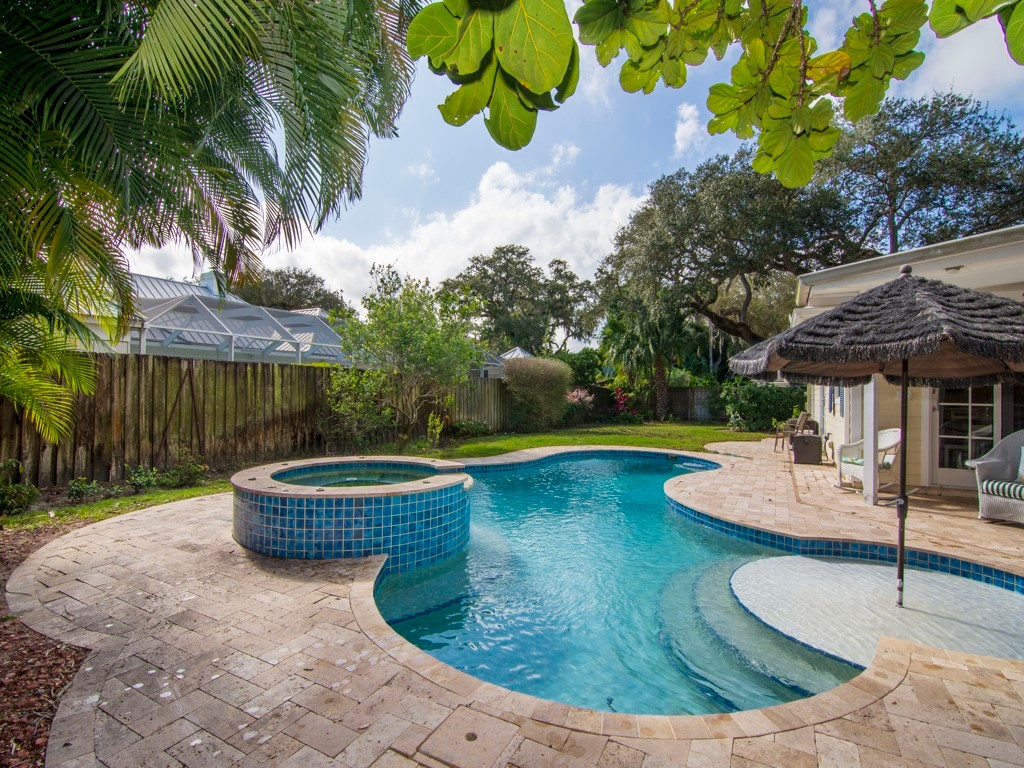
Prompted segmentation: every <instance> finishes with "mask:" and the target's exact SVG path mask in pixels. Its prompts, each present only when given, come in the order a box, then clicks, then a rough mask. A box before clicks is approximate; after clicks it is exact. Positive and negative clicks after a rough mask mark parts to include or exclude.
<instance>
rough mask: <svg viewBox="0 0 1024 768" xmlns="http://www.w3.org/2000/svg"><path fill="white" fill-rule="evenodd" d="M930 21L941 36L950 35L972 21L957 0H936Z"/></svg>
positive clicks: (933, 28)
mask: <svg viewBox="0 0 1024 768" xmlns="http://www.w3.org/2000/svg"><path fill="white" fill-rule="evenodd" d="M928 21H929V23H930V24H931V27H932V31H934V32H935V34H936V35H938V36H939V37H949V36H950V35H952V34H953V33H955V32H959V31H960V30H961V29H963V28H964V27H966V26H969V25H970V23H971V20H970V19H968V18H967V15H966V14H965V13H964V12H963V11H962V10H961V9H960V8H959V6H958V5H957V1H956V0H934V2H933V3H932V10H931V12H930V13H929V14H928Z"/></svg>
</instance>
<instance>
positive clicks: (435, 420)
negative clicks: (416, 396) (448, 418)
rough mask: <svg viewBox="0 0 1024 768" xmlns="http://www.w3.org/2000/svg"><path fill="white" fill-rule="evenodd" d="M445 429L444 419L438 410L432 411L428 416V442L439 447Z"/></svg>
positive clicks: (432, 446) (431, 445) (434, 446)
mask: <svg viewBox="0 0 1024 768" xmlns="http://www.w3.org/2000/svg"><path fill="white" fill-rule="evenodd" d="M443 431H444V419H443V418H442V417H441V415H440V414H439V413H438V412H437V411H431V412H430V416H428V417H427V444H428V445H429V446H430V447H431V448H437V447H438V446H439V445H440V444H441V433H442V432H443Z"/></svg>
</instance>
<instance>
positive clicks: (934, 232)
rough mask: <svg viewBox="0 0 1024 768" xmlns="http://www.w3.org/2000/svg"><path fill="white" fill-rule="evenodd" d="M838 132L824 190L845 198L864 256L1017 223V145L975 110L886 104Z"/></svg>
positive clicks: (1020, 153)
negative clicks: (853, 213) (854, 217)
mask: <svg viewBox="0 0 1024 768" xmlns="http://www.w3.org/2000/svg"><path fill="white" fill-rule="evenodd" d="M842 128H843V131H844V134H845V135H844V137H843V140H842V141H841V142H840V143H839V145H838V146H837V149H836V152H835V154H834V156H833V158H832V160H830V161H829V163H827V164H826V166H825V167H824V168H823V170H824V171H825V173H824V179H823V183H824V184H826V185H827V186H830V187H834V188H836V189H838V190H840V191H841V192H842V193H843V194H845V195H847V196H848V197H849V199H850V201H851V203H852V205H853V207H854V209H855V211H856V212H857V215H858V218H859V221H858V227H859V230H860V232H859V234H857V237H858V238H859V240H860V242H862V243H863V244H864V245H866V246H867V247H870V248H873V249H875V250H877V251H879V252H880V253H893V252H895V251H898V250H903V249H906V248H914V247H917V246H921V245H927V244H929V243H937V242H942V241H944V240H953V239H956V238H959V237H965V236H967V235H973V234H977V233H978V232H987V231H990V230H993V229H1001V228H1002V227H1009V226H1013V225H1016V224H1020V223H1022V222H1024V136H1022V135H1021V134H1020V133H1019V132H1018V131H1017V128H1016V126H1015V125H1014V124H1013V122H1012V121H1011V120H1010V119H1009V118H1008V117H1006V115H999V114H995V113H993V112H990V111H989V110H988V109H987V108H986V107H985V105H983V104H982V103H981V102H980V101H977V100H975V99H971V98H968V97H966V96H960V95H958V94H955V93H947V94H936V95H935V96H933V97H931V98H927V99H916V100H910V99H889V100H886V101H885V103H883V105H882V108H881V110H880V111H879V112H878V114H877V115H874V116H872V117H869V118H865V119H864V120H862V121H861V122H859V123H857V124H856V125H850V124H845V125H843V126H842Z"/></svg>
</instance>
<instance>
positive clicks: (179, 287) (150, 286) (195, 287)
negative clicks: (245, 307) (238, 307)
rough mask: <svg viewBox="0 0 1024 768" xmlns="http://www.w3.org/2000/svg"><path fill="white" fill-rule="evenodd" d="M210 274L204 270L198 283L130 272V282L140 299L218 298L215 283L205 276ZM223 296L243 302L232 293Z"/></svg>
mask: <svg viewBox="0 0 1024 768" xmlns="http://www.w3.org/2000/svg"><path fill="white" fill-rule="evenodd" d="M207 275H211V273H209V272H204V273H203V275H202V277H201V278H200V282H198V283H189V282H186V281H184V280H171V279H170V278H167V277H151V276H150V275H137V274H134V273H132V282H133V283H134V284H135V293H136V295H137V296H138V297H139V298H140V299H176V298H179V297H181V296H208V297H210V298H220V296H219V295H218V293H217V291H216V288H215V286H216V283H215V282H213V281H212V280H211V279H208V278H207ZM224 298H226V299H230V300H231V301H235V302H238V303H241V304H245V302H244V301H242V300H241V299H240V298H238V297H237V296H235V295H234V294H230V293H228V294H225V295H224Z"/></svg>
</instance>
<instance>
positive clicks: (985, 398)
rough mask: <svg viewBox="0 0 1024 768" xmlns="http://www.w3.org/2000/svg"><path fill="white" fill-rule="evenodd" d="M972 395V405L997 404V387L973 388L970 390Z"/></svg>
mask: <svg viewBox="0 0 1024 768" xmlns="http://www.w3.org/2000/svg"><path fill="white" fill-rule="evenodd" d="M968 391H969V392H970V393H971V402H972V403H975V404H977V403H990V404H991V403H993V402H995V393H996V390H995V387H993V386H992V385H991V384H989V385H988V386H987V387H971V389H969V390H968Z"/></svg>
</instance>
